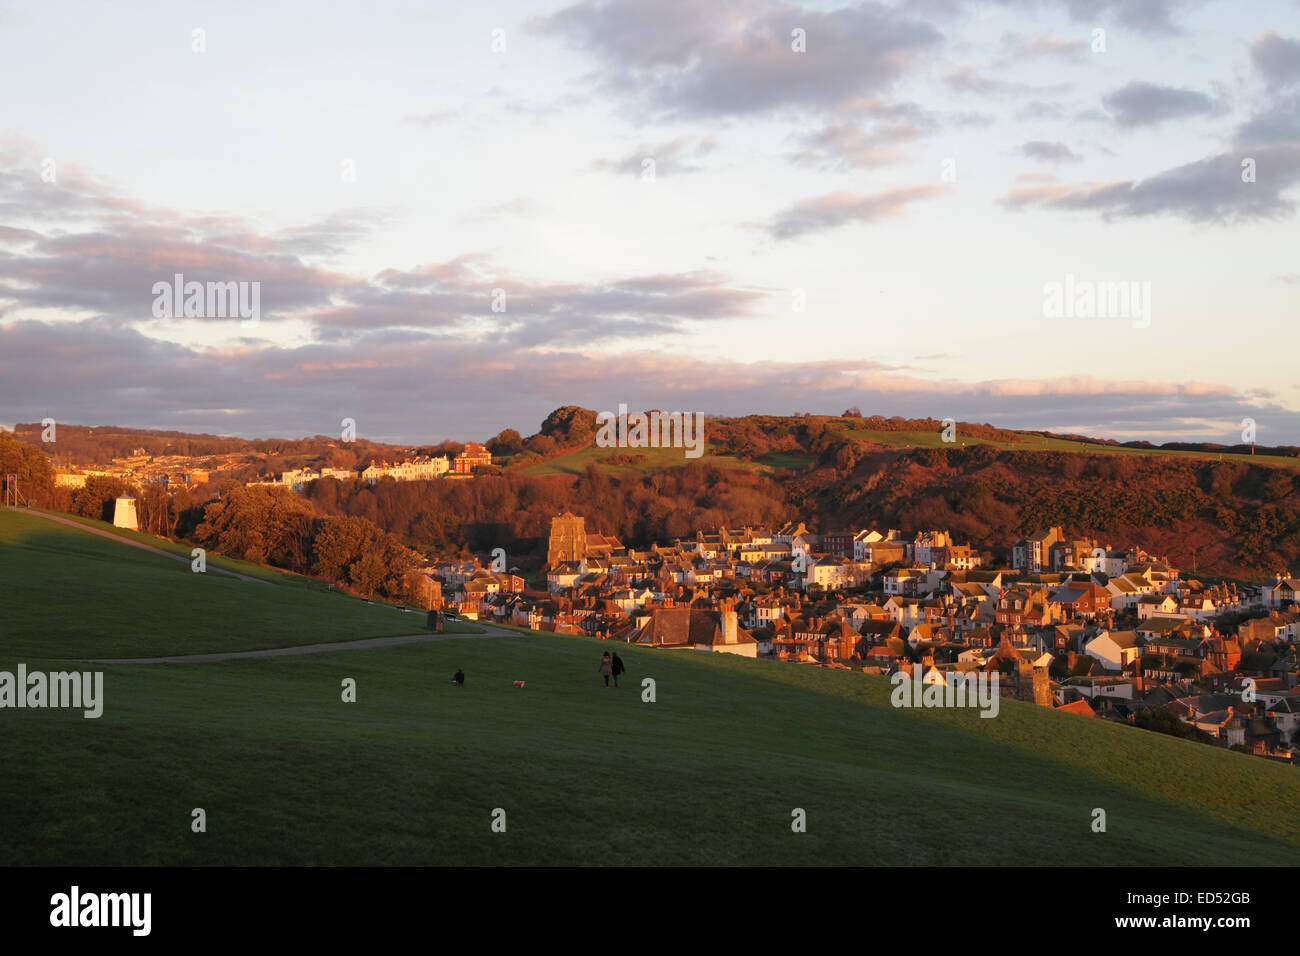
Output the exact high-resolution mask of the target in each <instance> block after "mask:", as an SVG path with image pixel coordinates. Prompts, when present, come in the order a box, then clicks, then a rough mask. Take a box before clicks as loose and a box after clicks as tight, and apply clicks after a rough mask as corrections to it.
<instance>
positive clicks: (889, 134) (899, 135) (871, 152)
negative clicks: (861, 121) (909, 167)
mask: <svg viewBox="0 0 1300 956" xmlns="http://www.w3.org/2000/svg"><path fill="white" fill-rule="evenodd" d="M929 131H930V127H929V124H926V125H921V124H918V123H913V122H897V123H882V124H877V125H876V126H875V127H874V128H872V129H870V130H868V129H864V128H863V127H862V126H859V125H858V124H856V123H832V124H829V125H826V126H823V127H821V128H820V129H817V130H814V131H813V132H811V133H809V134H807V135H806V136H803V137H801V138H800V140H799V142H800V145H801V146H802V147H803V148H802V149H800V150H799V151H798V152H796V153H792V154H791V155H790V157H789V158H790V161H791V162H793V163H795V164H796V165H801V166H816V167H821V168H829V169H870V168H872V167H876V166H886V165H888V164H890V163H897V162H900V161H902V160H903V159H905V158H906V156H905V154H904V153H903V151H902V150H900V149H898V148H896V147H897V145H898V144H899V143H904V142H908V141H910V140H914V139H919V138H921V137H923V136H925V135H926V134H927V133H929Z"/></svg>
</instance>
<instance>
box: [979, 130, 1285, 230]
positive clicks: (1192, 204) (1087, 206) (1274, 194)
mask: <svg viewBox="0 0 1300 956" xmlns="http://www.w3.org/2000/svg"><path fill="white" fill-rule="evenodd" d="M1243 158H1244V157H1243V156H1242V154H1240V153H1221V154H1219V155H1217V156H1210V157H1208V158H1206V159H1202V160H1198V161H1196V162H1193V163H1188V164H1186V165H1184V166H1179V167H1176V168H1174V169H1170V170H1166V171H1165V172H1163V173H1159V174H1158V175H1155V176H1151V177H1149V178H1147V179H1143V180H1139V181H1133V180H1122V181H1119V182H1110V183H1077V184H1065V183H1047V184H1043V185H1036V186H1023V187H1019V188H1016V189H1013V190H1012V191H1011V192H1010V193H1009V194H1008V195H1007V196H1005V197H1004V198H1003V199H1002V200H1001V202H1002V204H1003V205H1004V206H1006V207H1007V208H1010V209H1024V208H1029V207H1040V208H1048V209H1066V210H1082V211H1092V212H1100V213H1102V214H1103V215H1104V216H1106V217H1108V218H1109V217H1121V218H1128V217H1139V216H1151V215H1172V216H1176V217H1178V218H1181V219H1185V220H1187V221H1189V222H1218V223H1241V222H1249V221H1253V220H1263V219H1273V220H1280V219H1286V218H1289V217H1290V216H1292V215H1294V213H1295V208H1296V204H1295V201H1294V200H1292V199H1289V198H1287V197H1286V196H1285V195H1283V193H1284V192H1285V191H1286V190H1288V189H1290V188H1291V187H1292V186H1294V185H1296V184H1297V183H1300V144H1287V145H1281V146H1268V147H1263V148H1260V149H1258V150H1255V151H1254V153H1253V155H1252V156H1251V157H1250V158H1252V159H1254V160H1255V162H1256V170H1257V174H1256V181H1254V182H1244V181H1243V179H1242V172H1243V170H1242V165H1241V164H1242V161H1243Z"/></svg>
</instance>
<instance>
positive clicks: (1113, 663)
mask: <svg viewBox="0 0 1300 956" xmlns="http://www.w3.org/2000/svg"><path fill="white" fill-rule="evenodd" d="M1083 652H1084V653H1085V654H1087V655H1088V656H1089V657H1091V658H1092V659H1093V660H1096V661H1099V662H1100V663H1101V665H1102V667H1104V668H1106V670H1108V671H1121V670H1123V669H1124V668H1126V667H1128V666H1129V665H1130V664H1132V663H1133V662H1134V661H1135V660H1137V659H1138V657H1139V656H1140V655H1141V653H1142V649H1141V646H1140V645H1139V643H1138V635H1137V632H1136V631H1102V632H1101V633H1100V634H1098V635H1097V636H1096V637H1094V638H1093V639H1092V640H1090V641H1089V642H1088V643H1087V644H1085V645H1084V648H1083Z"/></svg>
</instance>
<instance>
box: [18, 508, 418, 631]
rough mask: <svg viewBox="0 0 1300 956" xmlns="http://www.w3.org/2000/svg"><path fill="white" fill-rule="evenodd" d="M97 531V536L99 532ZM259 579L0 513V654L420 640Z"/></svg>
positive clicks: (404, 624)
mask: <svg viewBox="0 0 1300 956" xmlns="http://www.w3.org/2000/svg"><path fill="white" fill-rule="evenodd" d="M95 526H96V527H101V528H102V527H105V526H104V524H103V523H102V522H96V523H95ZM135 537H137V538H139V539H142V540H143V541H144V542H145V543H147V544H149V545H151V546H154V547H161V546H163V545H166V544H167V542H160V541H159V539H157V538H152V537H150V536H148V535H136V536H135ZM178 548H179V551H178V553H183V554H184V555H185V556H186V558H188V556H189V551H188V550H187V549H185V548H184V547H183V546H173V547H171V548H164V550H177V549H178ZM210 563H215V562H210ZM223 564H225V562H223ZM228 564H229V566H230V567H231V568H232V570H234V569H237V570H239V571H241V572H242V571H245V568H244V567H242V566H239V567H236V566H237V565H243V564H244V562H229V563H228ZM258 570H259V571H260V572H261V575H259V576H261V577H264V578H266V579H268V580H269V581H270V582H272V583H269V584H260V583H257V582H254V581H240V580H238V579H236V578H232V577H229V576H227V575H224V574H216V573H212V572H209V573H207V574H196V573H194V572H193V571H191V570H190V566H189V564H188V563H182V562H180V561H173V560H171V559H169V558H165V557H163V556H162V555H157V554H150V553H149V552H147V551H141V550H140V549H139V548H132V547H128V546H126V545H124V544H119V543H117V542H115V541H111V540H108V539H105V538H102V537H99V536H97V535H93V534H90V533H89V532H86V533H82V532H79V531H77V530H76V529H75V528H69V527H68V526H66V525H59V524H55V523H53V522H50V521H47V520H45V519H44V518H40V517H38V516H36V515H30V514H24V513H23V512H22V511H15V510H12V509H7V508H6V509H0V581H3V582H4V591H5V594H6V595H7V598H6V601H5V604H4V615H3V622H2V623H0V647H2V648H3V650H4V651H6V652H8V653H11V654H18V655H22V654H44V655H46V656H57V657H79V656H84V657H148V656H161V655H169V654H204V653H214V652H218V651H245V650H256V649H260V648H265V647H288V646H291V645H295V644H315V643H321V642H327V641H348V640H357V639H359V638H364V637H387V636H391V635H398V634H413V633H418V632H419V631H421V630H423V626H424V620H423V617H422V616H421V615H417V614H404V613H401V612H399V611H397V610H394V609H393V608H391V607H387V606H383V605H376V604H365V603H363V602H362V601H359V600H357V599H356V598H351V597H346V596H344V595H341V594H336V593H329V592H326V591H324V590H323V589H322V590H317V589H316V588H315V587H313V586H311V585H308V584H306V583H304V579H302V578H299V577H297V576H294V575H289V574H280V573H277V572H275V571H272V570H270V569H266V568H258ZM312 583H313V584H314V583H315V582H312Z"/></svg>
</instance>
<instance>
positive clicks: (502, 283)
mask: <svg viewBox="0 0 1300 956" xmlns="http://www.w3.org/2000/svg"><path fill="white" fill-rule="evenodd" d="M711 148H712V141H711V140H703V141H700V143H699V144H698V145H697V146H696V147H695V148H694V149H693V150H692V155H699V154H701V153H705V152H707V151H708V150H709V149H711ZM0 158H2V157H0ZM15 165H17V166H18V168H21V167H22V166H23V165H27V166H29V167H30V169H32V170H36V169H39V164H38V163H36V162H34V161H32V160H31V159H30V157H28V158H27V160H26V161H25V163H24V162H20V163H16V164H15ZM0 207H2V208H5V209H6V210H8V211H9V215H7V216H6V218H7V219H9V221H11V222H13V223H14V225H6V226H4V227H0V317H6V318H30V317H32V312H33V310H60V311H63V312H65V313H68V314H69V315H71V316H77V317H84V316H85V315H86V314H90V315H92V316H93V317H95V318H96V319H97V320H98V321H101V322H108V323H116V324H131V323H143V324H145V325H147V326H149V328H150V329H151V330H152V331H154V332H155V333H157V332H159V331H161V329H160V328H158V323H160V322H161V323H167V322H170V321H172V320H170V319H162V320H159V319H155V318H154V317H153V315H152V306H153V303H154V299H155V295H154V292H153V287H154V284H155V283H157V282H165V283H171V282H172V281H173V277H174V276H175V274H177V273H181V274H182V275H183V276H184V279H185V281H186V282H214V281H219V282H226V281H236V282H250V283H252V282H257V283H260V300H261V312H262V318H263V319H264V320H266V321H267V322H268V323H271V324H273V323H275V322H276V321H277V320H280V319H284V318H294V319H297V320H300V321H303V322H306V323H308V324H309V326H310V328H311V329H312V333H313V334H314V335H315V337H316V338H317V340H318V341H322V342H327V341H334V342H342V341H348V340H354V339H356V338H358V337H360V336H363V335H374V334H379V333H381V332H384V331H390V332H391V331H395V330H403V329H406V330H409V329H420V330H424V331H426V332H428V333H431V334H436V335H440V336H443V337H454V336H487V337H490V338H493V339H494V340H496V341H498V342H511V343H513V344H516V345H525V344H530V343H534V344H542V343H552V344H554V343H570V344H572V343H575V342H587V343H592V342H596V341H600V340H602V339H616V338H628V337H635V336H639V335H640V336H649V335H665V334H671V333H674V332H678V331H680V330H681V329H682V328H683V327H684V326H685V325H686V324H687V323H690V322H694V321H699V322H708V321H716V320H722V319H743V318H748V317H750V316H751V315H752V310H753V309H754V308H755V307H756V306H757V304H758V303H759V302H760V301H761V300H762V298H763V297H764V295H765V293H763V292H760V291H756V290H753V289H742V288H736V287H734V286H733V284H732V283H731V282H730V280H729V279H728V278H727V277H726V276H724V275H721V274H719V273H715V272H709V271H694V272H684V273H677V274H652V275H651V276H648V277H647V276H638V275H632V276H613V277H609V278H606V279H601V280H594V281H589V282H584V283H574V282H562V281H555V280H545V279H535V278H530V277H526V276H520V275H518V274H515V273H512V272H511V271H510V270H508V269H505V268H502V267H501V266H499V265H498V264H496V263H494V262H492V261H490V260H489V259H488V257H486V256H484V255H481V254H474V253H469V254H464V255H461V256H458V257H455V258H453V259H451V260H448V261H444V262H436V263H431V264H427V265H423V266H419V267H416V268H412V269H399V268H390V269H384V270H381V271H380V272H378V273H376V274H374V275H371V276H365V275H351V274H348V273H344V272H341V271H338V270H336V269H332V268H329V267H327V266H324V265H322V264H320V262H319V261H318V260H321V259H323V258H328V257H332V256H335V255H337V254H338V253H340V252H341V251H342V250H343V248H344V247H345V246H346V245H348V244H350V243H352V242H354V241H355V240H357V239H359V238H362V237H365V236H367V235H369V234H371V233H372V232H373V231H375V230H376V229H378V228H379V227H380V226H382V225H383V224H384V223H385V222H387V221H389V218H390V216H391V215H393V214H392V213H391V211H389V210H384V209H345V210H340V211H338V212H336V213H333V214H331V215H329V216H325V217H322V218H320V219H317V220H314V221H311V222H308V223H306V224H304V225H301V226H293V227H289V228H283V229H279V230H262V229H260V228H259V227H258V225H257V224H256V223H254V222H251V221H249V220H245V219H242V218H239V217H232V216H210V215H200V214H192V213H181V212H178V211H175V210H166V209H155V208H150V207H147V206H145V205H144V204H143V203H139V202H136V201H135V200H133V199H131V198H130V197H124V196H120V195H118V194H116V193H113V192H111V191H110V190H108V188H107V187H105V186H104V185H103V184H101V183H98V182H97V181H95V180H94V179H93V178H92V177H89V176H86V175H83V174H81V173H79V172H77V171H75V170H73V169H72V168H71V167H69V169H68V170H67V175H66V176H65V175H63V173H62V172H61V174H60V176H59V178H58V181H57V182H56V183H43V182H41V180H40V179H39V177H38V176H36V175H33V174H27V175H24V174H22V173H21V172H19V171H17V170H16V169H8V168H4V167H0ZM530 208H531V207H530V205H529V203H528V201H527V200H526V199H523V198H519V199H515V200H513V201H510V202H507V203H503V204H501V205H499V206H497V207H493V208H492V209H490V210H487V214H493V215H519V214H523V213H526V212H527V211H528V210H529V209H530ZM24 219H31V220H35V221H37V222H39V223H41V228H24V227H23V225H21V223H22V222H23V220H24ZM497 289H501V290H503V294H504V298H503V299H502V298H501V297H500V296H496V294H495V293H494V290H497ZM501 303H504V305H505V310H504V311H496V310H494V308H493V306H494V304H498V305H499V304H501ZM239 320H240V318H239V316H238V315H232V316H230V317H227V318H217V317H213V318H211V319H203V320H201V321H204V322H225V323H228V324H230V325H231V326H232V327H233V325H234V323H236V322H238V321H239ZM268 327H269V326H268Z"/></svg>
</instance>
